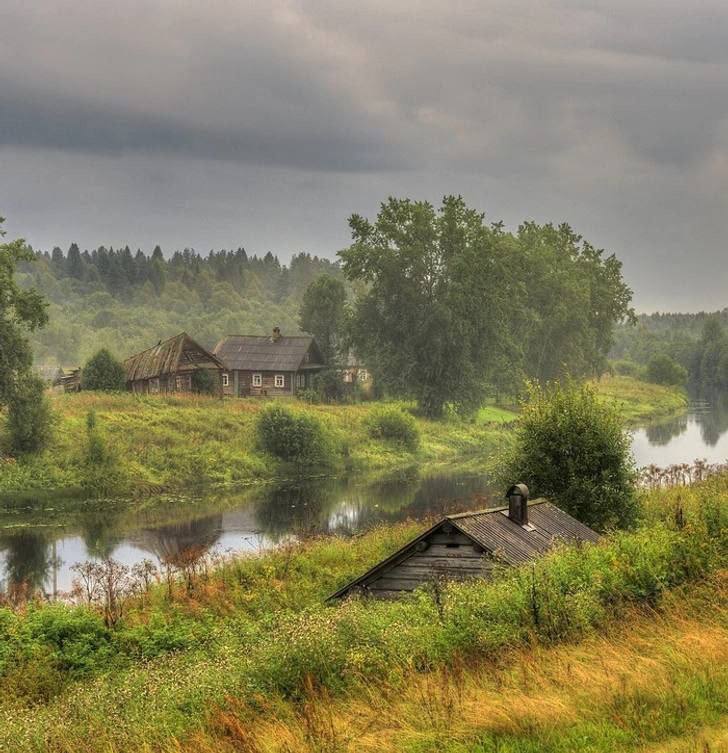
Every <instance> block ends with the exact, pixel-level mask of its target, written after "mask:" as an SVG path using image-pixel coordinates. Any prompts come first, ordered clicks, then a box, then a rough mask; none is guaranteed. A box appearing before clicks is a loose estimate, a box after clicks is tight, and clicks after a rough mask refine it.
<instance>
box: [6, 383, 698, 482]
mask: <svg viewBox="0 0 728 753" xmlns="http://www.w3.org/2000/svg"><path fill="white" fill-rule="evenodd" d="M596 388H597V390H598V392H599V393H600V394H603V395H604V399H606V400H614V401H616V403H617V405H618V407H619V409H620V410H621V411H622V412H623V415H624V416H625V418H626V419H627V420H628V421H631V422H632V423H634V422H636V421H645V420H648V419H649V418H651V417H657V416H661V415H666V414H669V413H674V412H678V411H680V410H682V409H684V407H685V405H686V398H685V396H684V394H683V393H682V391H680V390H677V389H671V388H666V387H660V386H658V385H648V384H645V383H643V382H637V381H636V380H631V379H628V378H612V379H608V378H605V379H602V380H601V381H599V382H598V383H596ZM287 403H288V404H289V405H291V407H293V408H294V409H295V410H296V411H297V412H299V413H301V414H305V415H310V416H313V417H314V418H316V419H317V420H319V421H320V422H321V423H322V425H323V426H324V427H325V430H326V431H327V433H328V435H329V436H330V438H331V440H332V446H333V448H334V452H333V454H332V456H331V463H330V466H329V467H328V468H326V469H323V471H322V470H320V469H314V470H313V471H312V472H313V473H314V474H319V473H322V472H324V473H328V474H344V473H346V474H352V473H353V474H362V473H366V474H387V473H392V472H398V471H403V470H406V469H407V468H412V467H414V466H418V467H420V468H433V467H436V466H447V467H448V468H449V469H450V470H452V469H454V468H460V469H467V468H478V469H479V470H482V468H483V467H484V465H485V463H486V461H487V459H488V458H489V457H490V456H491V455H492V454H493V452H494V451H495V450H496V448H497V447H499V446H500V445H501V444H502V443H503V442H507V441H508V430H507V428H506V427H507V426H508V424H509V423H510V422H512V421H513V420H514V419H515V418H516V414H515V413H514V412H513V411H512V410H508V409H505V408H499V407H496V406H493V405H489V406H486V407H484V408H482V409H481V410H480V411H479V413H478V415H477V417H476V419H475V420H474V421H472V422H471V421H463V420H459V419H456V418H451V419H441V420H438V421H431V420H427V419H424V418H422V417H417V418H416V424H417V427H418V430H419V433H420V444H419V447H418V448H417V449H416V450H408V449H406V448H404V447H402V446H401V445H399V444H397V443H396V442H387V441H382V440H379V439H375V438H373V437H372V436H370V434H369V432H368V430H367V418H368V417H369V416H371V415H372V413H373V412H375V411H376V410H377V409H378V407H379V404H378V403H375V402H370V403H362V404H359V405H307V404H305V403H302V402H300V401H294V400H290V401H287ZM52 404H53V408H54V411H55V414H56V416H57V425H56V428H55V431H54V440H53V442H52V445H51V447H50V449H49V450H47V451H46V452H45V453H44V454H42V455H40V456H37V457H33V456H31V457H27V458H21V459H19V460H14V459H12V458H6V459H4V460H0V462H2V473H0V491H2V492H5V493H21V492H28V491H31V490H41V489H44V490H68V491H72V490H78V489H79V488H85V489H86V491H87V492H88V493H97V492H103V493H104V494H106V495H109V494H145V493H149V492H155V491H162V490H172V489H184V488H187V487H190V486H195V485H199V484H218V485H220V484H235V483H238V484H239V483H253V482H259V481H268V480H271V479H274V478H279V477H281V475H284V476H285V475H286V474H290V473H291V471H290V469H286V468H285V467H284V466H282V465H281V463H279V462H278V461H276V460H275V459H274V458H272V457H270V456H268V455H265V454H264V453H261V452H259V451H258V450H257V449H256V439H255V434H254V427H255V420H256V417H257V415H258V413H259V412H260V410H261V409H262V408H263V407H264V406H265V405H266V401H263V400H260V399H255V398H252V399H226V400H224V401H220V400H218V399H215V398H207V397H200V396H191V395H180V396H168V397H161V396H136V395H132V394H115V395H104V394H100V393H92V392H85V393H80V394H68V395H54V396H53V398H52ZM395 405H397V404H395ZM405 407H407V408H409V407H411V406H405ZM89 411H93V412H94V413H95V417H96V423H97V430H98V433H99V435H100V437H101V438H102V440H103V441H104V443H105V445H106V446H107V447H108V448H110V451H111V453H112V455H113V458H114V461H115V462H114V473H113V474H110V473H106V474H104V476H103V477H102V478H100V479H99V478H98V476H97V475H96V473H95V471H94V469H92V468H91V469H90V468H89V467H88V464H87V461H86V452H87V446H88V438H87V431H86V421H87V416H88V413H89ZM99 485H100V486H99Z"/></svg>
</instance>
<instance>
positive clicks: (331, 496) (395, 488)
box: [254, 476, 487, 541]
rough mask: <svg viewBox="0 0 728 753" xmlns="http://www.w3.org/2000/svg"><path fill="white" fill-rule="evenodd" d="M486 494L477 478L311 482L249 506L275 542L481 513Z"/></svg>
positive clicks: (272, 491) (267, 494) (277, 490)
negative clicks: (450, 514) (465, 512)
mask: <svg viewBox="0 0 728 753" xmlns="http://www.w3.org/2000/svg"><path fill="white" fill-rule="evenodd" d="M486 491H487V485H486V481H485V479H484V478H483V477H482V476H472V477H464V478H463V477H457V478H447V477H425V478H421V479H401V480H389V481H381V482H378V483H376V484H368V485H361V484H356V483H353V482H352V481H348V480H341V479H316V480H313V481H307V482H304V483H298V484H280V485H277V486H270V487H267V488H266V489H264V490H262V491H261V492H260V494H259V495H258V496H257V498H256V499H255V501H254V509H255V520H256V523H257V524H258V526H259V527H260V529H261V530H262V531H263V532H264V533H265V534H266V535H267V536H269V537H270V538H271V539H273V540H274V541H278V540H280V539H282V538H286V537H288V536H292V535H293V536H299V537H301V536H310V535H313V534H326V533H342V534H350V533H353V532H355V531H360V530H363V529H366V528H368V527H370V526H372V525H374V524H375V523H378V522H391V521H396V520H403V519H406V518H418V519H419V518H427V517H433V516H438V515H443V514H445V512H458V511H461V510H466V509H471V508H472V507H473V506H474V505H477V506H481V507H482V506H485V504H486V501H484V498H483V496H482V495H483V494H484V492H486Z"/></svg>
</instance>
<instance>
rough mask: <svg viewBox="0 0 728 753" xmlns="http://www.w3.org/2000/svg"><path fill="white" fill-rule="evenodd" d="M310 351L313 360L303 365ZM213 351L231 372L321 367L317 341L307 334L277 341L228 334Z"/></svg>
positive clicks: (258, 336)
mask: <svg viewBox="0 0 728 753" xmlns="http://www.w3.org/2000/svg"><path fill="white" fill-rule="evenodd" d="M312 346H313V348H312ZM311 348H312V351H311V358H312V359H313V360H312V361H311V363H304V357H305V355H306V353H308V351H309V349H311ZM212 352H213V353H214V354H215V355H216V356H217V357H218V358H219V359H220V360H221V361H222V362H223V363H224V364H225V368H226V369H230V370H232V369H243V370H250V371H298V370H299V369H301V368H313V367H317V366H318V367H320V366H322V365H323V364H322V363H321V361H322V359H321V354H320V353H319V350H318V347H317V345H316V341H315V340H314V338H313V337H310V336H308V335H301V336H297V337H290V336H281V337H279V338H278V339H277V340H274V339H273V338H272V337H270V336H268V335H228V336H227V337H224V338H223V339H222V340H220V342H219V343H218V344H217V345H216V346H215V348H214V350H213V351H212Z"/></svg>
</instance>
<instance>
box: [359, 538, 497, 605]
mask: <svg viewBox="0 0 728 753" xmlns="http://www.w3.org/2000/svg"><path fill="white" fill-rule="evenodd" d="M425 542H426V548H423V545H422V543H420V545H419V547H418V546H417V545H415V547H414V548H412V549H411V550H410V551H408V552H407V553H406V554H405V555H403V557H402V558H401V559H399V560H398V561H397V562H395V563H393V564H392V565H390V566H388V567H387V568H386V569H384V570H382V571H381V572H379V573H378V574H377V575H376V577H375V579H374V580H372V581H370V582H368V583H367V584H366V589H367V590H368V591H369V592H371V593H372V594H373V595H375V596H381V597H386V596H396V595H398V594H400V593H402V592H403V591H413V590H414V589H415V588H418V587H419V586H422V585H424V584H425V583H428V582H432V581H433V580H435V579H447V580H463V579H467V578H487V577H488V575H489V574H490V572H491V570H492V569H493V560H492V558H491V557H490V555H489V553H488V552H483V551H482V550H480V548H479V547H477V546H474V545H473V541H472V540H471V539H470V538H468V537H467V536H465V534H462V533H460V532H459V531H457V530H452V531H451V532H449V533H447V532H445V531H442V530H440V529H438V530H437V531H434V532H433V533H432V534H430V536H429V537H428V538H427V539H425Z"/></svg>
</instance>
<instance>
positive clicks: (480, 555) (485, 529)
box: [329, 484, 599, 599]
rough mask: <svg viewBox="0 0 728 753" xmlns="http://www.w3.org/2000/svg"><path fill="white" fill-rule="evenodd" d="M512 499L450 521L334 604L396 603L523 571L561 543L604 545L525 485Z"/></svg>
mask: <svg viewBox="0 0 728 753" xmlns="http://www.w3.org/2000/svg"><path fill="white" fill-rule="evenodd" d="M507 499H508V506H507V507H497V508H491V509H486V510H481V511H478V512H465V513H460V514H458V515H447V516H446V517H445V518H443V519H442V520H441V521H440V522H438V523H436V524H435V525H434V526H432V528H429V529H428V530H427V531H425V532H424V533H422V534H420V535H419V536H418V537H417V538H415V539H413V540H412V541H410V542H409V543H408V544H405V546H403V547H402V548H401V549H400V550H399V551H397V552H395V553H394V554H392V555H391V556H390V557H387V558H386V559H384V560H382V561H381V562H380V563H379V564H378V565H375V566H374V567H373V568H371V570H368V571H367V572H366V573H364V574H363V575H361V576H360V577H358V578H356V579H355V580H353V581H351V583H348V584H347V585H345V586H344V587H343V588H340V589H339V590H338V591H336V593H334V594H332V595H331V596H330V597H329V598H330V599H341V598H344V597H345V596H349V595H351V594H355V593H359V594H367V595H371V596H374V597H379V598H392V597H397V596H401V595H403V594H405V593H407V592H409V591H413V590H414V589H416V588H419V587H420V586H423V585H425V584H427V583H428V582H432V581H435V580H441V579H442V580H465V579H469V578H488V577H489V576H490V574H491V572H492V571H493V568H494V567H496V566H497V565H499V564H500V565H521V564H523V563H525V562H528V561H529V560H532V559H534V558H536V557H539V556H540V555H542V554H543V553H544V552H547V551H548V550H549V549H551V548H552V547H554V546H555V545H556V544H557V543H558V542H564V543H579V542H596V541H598V540H599V535H598V534H597V533H595V532H594V531H592V529H591V528H588V527H587V526H585V525H584V524H583V523H580V522H579V521H578V520H576V519H575V518H572V517H571V515H569V514H567V513H565V512H564V511H563V510H561V509H559V508H558V507H556V505H553V504H551V503H550V502H548V501H546V500H545V499H535V500H533V501H531V502H529V501H528V487H526V486H525V484H516V485H515V486H512V487H511V488H510V489H509V490H508V494H507Z"/></svg>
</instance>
